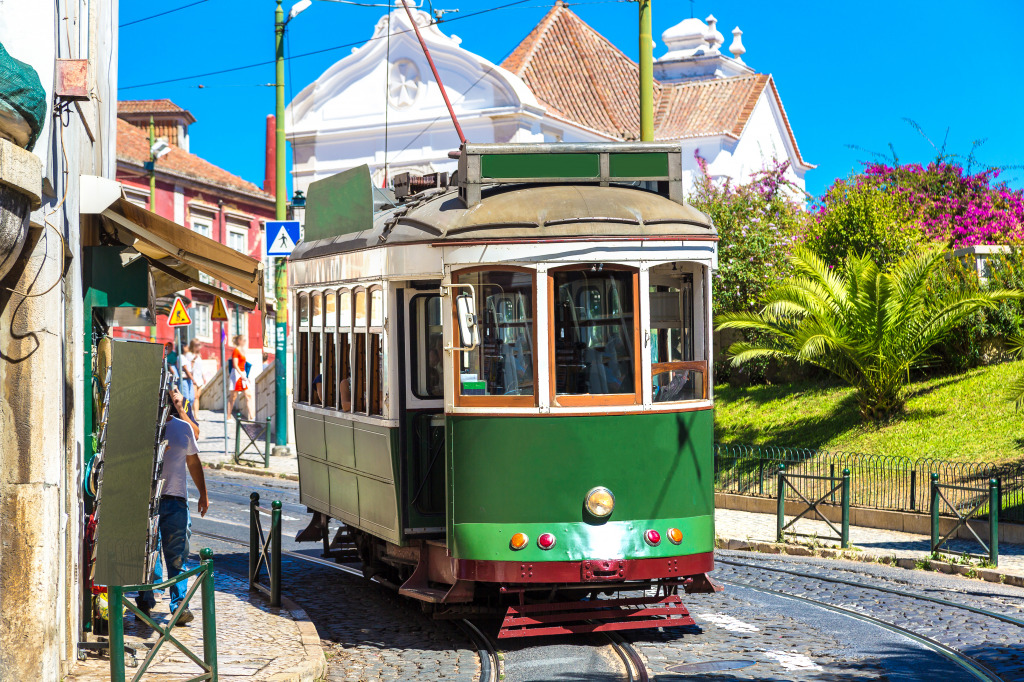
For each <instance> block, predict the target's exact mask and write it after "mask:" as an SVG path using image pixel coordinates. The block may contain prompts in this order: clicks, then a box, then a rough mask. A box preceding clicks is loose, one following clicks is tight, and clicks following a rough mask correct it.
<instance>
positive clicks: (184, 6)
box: [117, 0, 210, 28]
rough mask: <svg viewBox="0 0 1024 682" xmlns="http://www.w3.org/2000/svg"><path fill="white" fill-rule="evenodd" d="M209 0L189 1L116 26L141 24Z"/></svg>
mask: <svg viewBox="0 0 1024 682" xmlns="http://www.w3.org/2000/svg"><path fill="white" fill-rule="evenodd" d="M209 1H210V0H197V2H192V3H189V4H187V5H182V6H181V7H175V8H174V9H169V10H167V11H166V12H160V13H159V14H153V15H152V16H148V17H142V18H141V19H135V20H133V21H128V22H125V23H123V24H118V26H117V27H118V28H124V27H125V26H133V25H134V24H141V23H142V22H144V21H149V20H150V19H156V18H158V17H163V16H166V15H168V14H173V13H175V12H180V11H181V10H183V9H188V8H189V7H195V6H196V5H201V4H203V3H204V2H209Z"/></svg>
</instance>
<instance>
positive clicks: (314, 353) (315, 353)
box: [310, 332, 324, 405]
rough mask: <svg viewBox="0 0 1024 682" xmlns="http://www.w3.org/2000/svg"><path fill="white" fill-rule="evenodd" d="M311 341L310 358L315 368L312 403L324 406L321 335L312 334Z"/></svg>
mask: <svg viewBox="0 0 1024 682" xmlns="http://www.w3.org/2000/svg"><path fill="white" fill-rule="evenodd" d="M310 341H312V344H311V345H312V349H311V350H310V358H311V359H312V361H313V362H312V367H313V395H312V399H311V400H310V402H311V403H312V404H314V405H323V398H324V386H323V382H324V365H323V356H322V355H321V354H320V334H317V333H316V332H313V333H312V334H310Z"/></svg>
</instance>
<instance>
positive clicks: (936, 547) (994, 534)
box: [931, 474, 999, 566]
mask: <svg viewBox="0 0 1024 682" xmlns="http://www.w3.org/2000/svg"><path fill="white" fill-rule="evenodd" d="M931 486H932V508H931V520H932V527H931V531H932V533H931V548H932V554H938V553H939V552H942V553H944V554H961V555H962V554H967V556H971V557H975V558H980V559H987V560H988V561H989V563H991V564H992V565H993V566H998V565H999V483H998V481H996V479H994V478H993V479H989V481H988V485H987V486H986V487H977V488H965V487H964V486H953V485H943V484H941V483H939V476H938V474H932V480H931ZM943 490H969V491H970V492H974V493H979V494H981V495H982V497H981V498H980V500H979V501H978V502H977V503H976V504H974V505H973V506H972V507H971V509H970V510H969V511H968V512H967V513H966V514H961V513H960V509H959V508H958V507H957V506H956V505H954V504H953V503H952V502H950V501H949V498H947V497H946V496H945V495H943V494H942V491H943ZM984 495H987V499H986V498H985V497H984ZM943 502H945V503H946V506H947V507H949V508H950V509H951V510H952V511H953V514H954V515H955V516H956V523H955V524H954V525H953V527H952V528H951V529H950V530H949V532H947V533H946V534H945V535H943V536H942V537H941V538H940V537H939V509H940V507H941V506H942V505H941V503H943ZM986 502H987V503H988V507H989V509H988V544H986V543H985V541H984V540H982V539H981V538H980V537H978V534H977V533H975V532H974V528H972V527H971V524H970V523H968V521H970V520H971V519H973V518H981V515H980V514H978V513H977V512H979V511H980V510H981V508H982V507H983V506H984V505H985V504H986ZM961 527H963V528H966V529H967V530H968V531H970V533H971V535H973V536H974V539H975V540H977V541H978V544H979V545H981V547H982V549H983V550H984V553H983V554H971V553H970V552H953V551H951V550H947V549H943V548H942V546H943V545H944V544H946V541H947V540H949V539H950V538H951V537H952V536H953V535H954V534H955V533H956V532H957V531H958V530H959V529H960V528H961Z"/></svg>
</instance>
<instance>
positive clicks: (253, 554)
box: [249, 493, 263, 591]
mask: <svg viewBox="0 0 1024 682" xmlns="http://www.w3.org/2000/svg"><path fill="white" fill-rule="evenodd" d="M259 506H260V494H259V493H250V495H249V590H250V591H252V590H253V585H255V584H256V578H257V576H256V567H257V566H258V565H259V559H260V550H262V549H263V547H262V546H261V544H260V534H259V532H258V531H257V530H256V529H257V528H258V527H259V526H258V522H259V516H258V514H259V511H257V510H256V508H257V507H259Z"/></svg>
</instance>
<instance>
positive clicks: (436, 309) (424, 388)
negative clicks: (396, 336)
mask: <svg viewBox="0 0 1024 682" xmlns="http://www.w3.org/2000/svg"><path fill="white" fill-rule="evenodd" d="M411 308H412V314H411V320H410V325H409V328H410V329H411V330H412V352H411V353H410V355H411V356H412V378H413V379H412V392H413V395H415V396H416V397H417V398H443V397H444V366H443V364H442V360H443V357H444V351H443V349H444V342H443V341H442V338H441V297H440V296H438V295H437V294H420V295H418V296H415V297H414V298H413V299H412V306H411Z"/></svg>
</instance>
